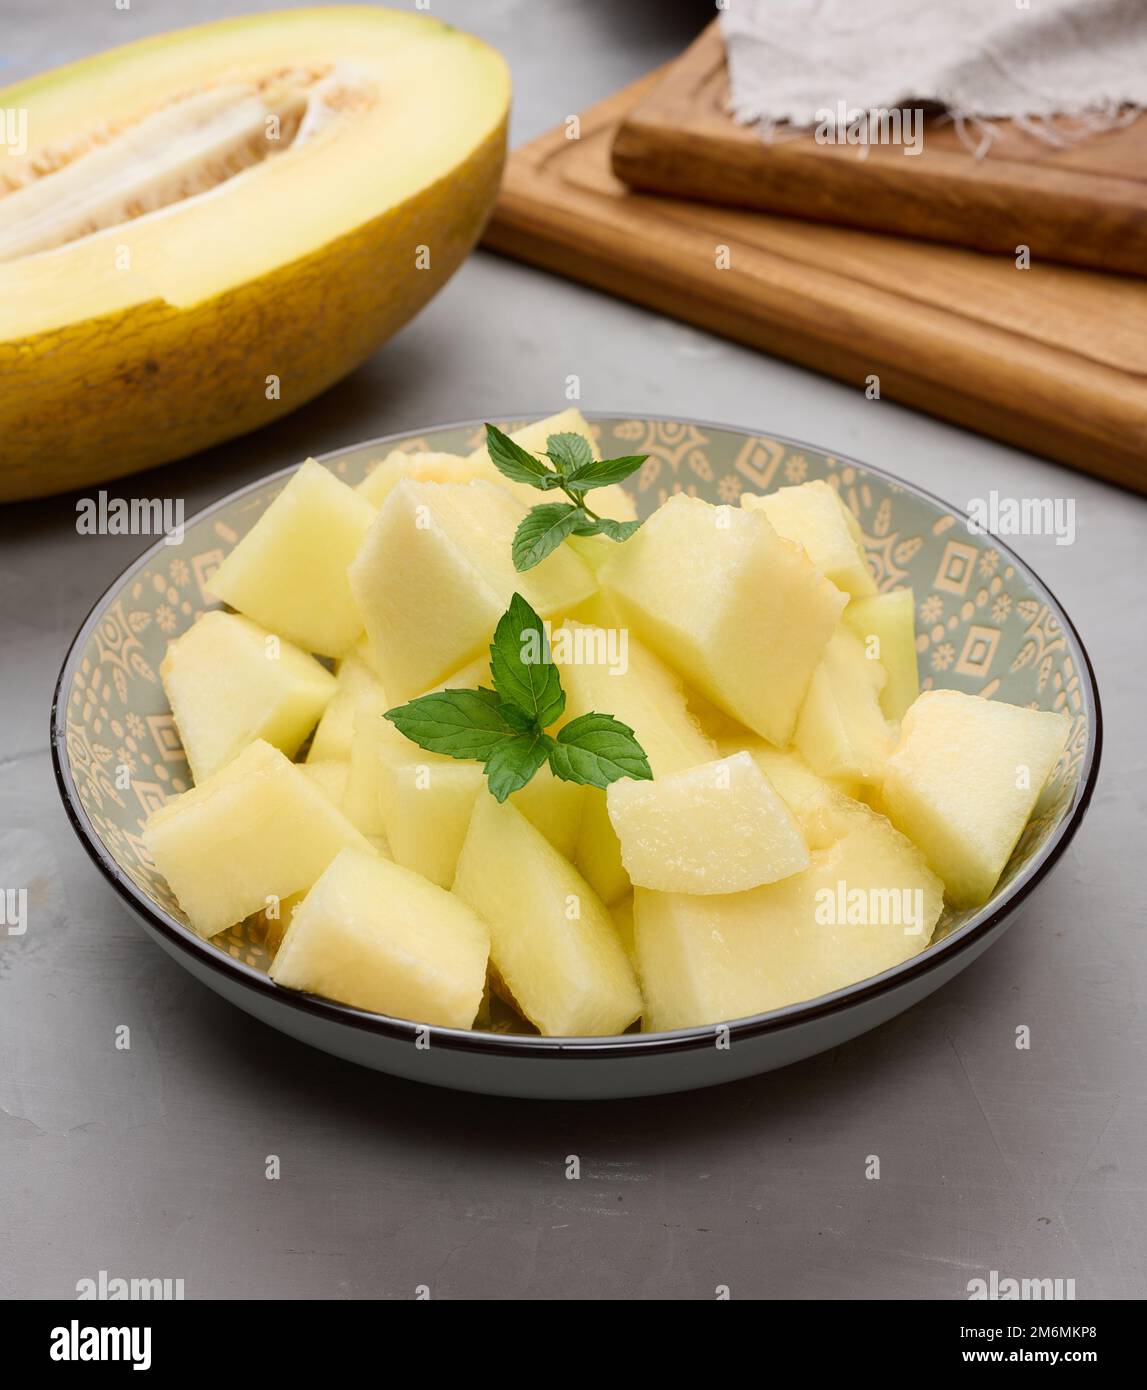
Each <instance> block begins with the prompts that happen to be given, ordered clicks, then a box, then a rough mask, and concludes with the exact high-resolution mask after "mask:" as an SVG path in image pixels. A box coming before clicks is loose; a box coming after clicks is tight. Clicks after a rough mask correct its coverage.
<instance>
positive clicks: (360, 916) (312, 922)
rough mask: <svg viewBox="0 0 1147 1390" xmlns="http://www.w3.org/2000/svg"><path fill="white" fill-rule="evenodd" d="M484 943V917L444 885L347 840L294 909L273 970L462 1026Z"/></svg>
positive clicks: (319, 989)
mask: <svg viewBox="0 0 1147 1390" xmlns="http://www.w3.org/2000/svg"><path fill="white" fill-rule="evenodd" d="M489 951H490V935H489V932H488V931H487V930H486V927H485V924H484V923H483V922H482V921H481V920H480V919H479V918H478V917H477V916H476V915H475V914H474V913H473V912H471V911H470V909H469V908H467V907H466V906H465V904H464V903H461V902H459V901H458V899H457V898H455V897H454V896H452V895H451V894H450V893H446V892H443V890H442V889H441V888H437V887H435V885H434V884H433V883H428V882H427V881H426V880H425V879H424V878H422V877H421V876H420V875H418V874H416V873H412V872H411V871H410V870H409V869H404V868H402V867H401V865H399V864H393V863H391V862H390V861H389V860H386V859H383V858H381V857H379V856H378V855H375V854H371V853H369V852H364V851H362V850H356V849H345V850H343V851H342V853H341V854H339V855H337V856H336V858H335V859H334V860H333V861H332V862H331V864H330V866H329V867H328V868H327V870H326V872H325V873H323V875H322V876H321V877H320V878H319V880H318V882H317V883H316V884H315V885H314V887H313V888H312V889H311V891H310V892H309V893H308V894H307V896H306V897H305V898H304V899H303V902H302V904H301V906H300V907H299V908H298V909H297V910H296V912H295V913H294V915H293V916H292V918H291V921H290V925H289V926H288V927H287V931H286V935H285V936H284V937H283V943H282V945H281V946H280V947H279V949H278V952H277V953H276V955H275V959H274V961H273V962H272V964H271V971H270V974H271V979H273V980H274V981H275V982H276V984H280V985H284V986H285V987H286V988H288V989H300V990H306V991H307V993H309V994H320V995H322V996H323V997H324V998H327V999H336V1000H338V1001H339V1002H340V1003H342V1004H350V1005H352V1006H353V1007H354V1008H356V1009H367V1010H369V1011H370V1012H371V1013H378V1014H389V1015H390V1016H392V1017H394V1018H408V1019H411V1020H412V1021H413V1022H415V1023H431V1024H436V1025H437V1026H439V1027H442V1028H469V1027H470V1026H471V1025H472V1024H473V1022H474V1017H475V1015H476V1014H477V1012H478V1005H479V1004H480V1003H481V1002H482V991H483V989H484V987H485V984H486V960H487V957H488V955H489Z"/></svg>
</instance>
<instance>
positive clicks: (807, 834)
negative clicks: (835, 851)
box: [721, 739, 867, 849]
mask: <svg viewBox="0 0 1147 1390" xmlns="http://www.w3.org/2000/svg"><path fill="white" fill-rule="evenodd" d="M741 747H743V748H744V749H745V751H746V752H748V753H749V755H750V756H751V757H752V759H753V761H754V762H755V763H756V764H757V766H758V767H759V768H760V770H761V771H762V772H763V773H764V775H765V776H766V777H767V778H768V780H769V782H770V784H771V785H772V787H773V789H774V791H776V793H777V794H778V796H779V797H780V798H781V800H782V801H783V802H784V803H785V805H786V806H787V807H788V808H789V810H790V811H791V812H792V814H793V817H794V819H795V820H796V823H797V825H798V826H799V827H800V831H801V834H802V835H803V836H804V839H805V843H806V844H807V845H808V847H809V848H810V849H824V848H826V847H827V846H828V845H830V844H831V843H832V842H833V841H834V840H837V839H839V837H840V833H841V830H840V817H841V813H842V812H847V810H848V809H849V808H851V807H852V805H853V800H854V798H855V797H856V796H857V794H858V792H859V790H860V786H859V783H855V782H848V781H835V780H830V779H828V778H825V777H818V776H817V774H816V773H815V772H814V771H813V770H812V768H811V767H809V765H808V763H806V762H805V760H804V759H803V758H802V757H801V755H800V754H799V753H798V752H797V751H796V750H795V749H792V748H789V749H785V750H782V749H779V748H774V747H773V746H772V744H771V743H766V742H764V740H763V739H756V740H754V741H753V742H751V743H749V744H747V745H745V744H742V745H741ZM721 751H722V753H725V754H728V753H730V752H733V751H734V745H733V744H729V745H728V746H725V745H724V744H722V747H721ZM866 809H867V808H865V807H862V808H861V810H862V811H864V810H866Z"/></svg>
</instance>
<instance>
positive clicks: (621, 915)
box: [609, 893, 637, 970]
mask: <svg viewBox="0 0 1147 1390" xmlns="http://www.w3.org/2000/svg"><path fill="white" fill-rule="evenodd" d="M609 915H610V916H611V917H612V918H613V925H614V928H615V930H616V931H617V935H618V939H619V940H620V942H621V944H622V946H623V947H624V949H625V954H626V955H627V956H628V957H629V963H630V965H632V966H633V968H634V969H635V970H636V968H637V950H636V947H635V946H634V944H633V894H632V893H627V894H626V895H625V897H624V898H621V899H620V900H619V901H618V902H615V903H614V905H613V906H612V907H611V908H610V909H609Z"/></svg>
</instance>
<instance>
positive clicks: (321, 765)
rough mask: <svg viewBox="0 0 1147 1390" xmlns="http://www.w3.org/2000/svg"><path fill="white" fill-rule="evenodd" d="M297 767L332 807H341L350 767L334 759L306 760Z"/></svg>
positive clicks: (344, 797)
mask: <svg viewBox="0 0 1147 1390" xmlns="http://www.w3.org/2000/svg"><path fill="white" fill-rule="evenodd" d="M299 766H300V767H301V768H302V769H303V771H304V772H305V773H306V774H307V776H308V777H309V778H310V779H311V781H312V782H313V783H314V784H315V786H316V787H318V788H319V790H320V791H322V792H325V793H326V795H327V797H328V798H329V799H330V800H331V801H332V802H333V803H334V805H336V806H339V807H341V806H342V804H343V801H344V800H345V799H346V784H347V777H348V776H349V774H350V765H349V764H348V763H345V762H340V761H338V760H337V759H334V758H327V759H321V758H308V759H307V761H306V762H305V763H300V764H299Z"/></svg>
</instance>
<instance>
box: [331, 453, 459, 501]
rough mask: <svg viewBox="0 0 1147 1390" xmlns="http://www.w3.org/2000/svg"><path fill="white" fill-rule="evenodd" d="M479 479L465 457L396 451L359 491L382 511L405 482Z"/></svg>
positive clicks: (372, 471)
mask: <svg viewBox="0 0 1147 1390" xmlns="http://www.w3.org/2000/svg"><path fill="white" fill-rule="evenodd" d="M476 476H477V474H476V471H475V469H474V467H473V465H472V464H471V463H470V461H469V459H467V458H466V457H465V456H464V455H462V454H443V453H436V452H434V451H427V450H422V451H419V452H415V453H410V454H408V453H406V452H405V451H404V450H402V449H392V450H391V452H390V453H389V454H387V456H386V457H385V458H384V459H383V460H382V461H381V462H380V463H378V464H376V465H375V466H374V468H372V469H371V470H370V472H369V473H368V474H367V475H366V477H365V478H364V479H363V480H362V482H361V483H359V485H358V487H357V488H356V489H355V490H356V491H357V492H359V493H361V494H362V496H363V497H365V498H366V500H367V501H368V502H370V503H371V504H372V505H373V506H375V507H381V506H382V504H383V503H384V502H385V501H386V499H387V498H388V497H389V496H390V494H391V492H392V490H393V489H394V486H395V484H396V483H399V482H401V481H402V479H403V478H414V479H415V480H416V481H417V482H431V483H468V482H470V480H471V479H472V478H474V477H476Z"/></svg>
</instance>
